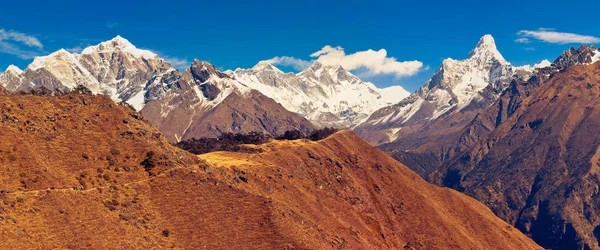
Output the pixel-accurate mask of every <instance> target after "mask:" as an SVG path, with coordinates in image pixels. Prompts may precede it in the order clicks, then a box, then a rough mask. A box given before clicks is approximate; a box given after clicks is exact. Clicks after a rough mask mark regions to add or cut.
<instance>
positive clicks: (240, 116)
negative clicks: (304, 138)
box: [140, 60, 314, 141]
mask: <svg viewBox="0 0 600 250" xmlns="http://www.w3.org/2000/svg"><path fill="white" fill-rule="evenodd" d="M140 113H141V114H142V115H143V116H144V117H145V118H146V119H148V120H149V121H150V123H152V124H153V125H155V126H157V127H158V128H159V129H160V130H161V131H162V132H163V133H164V134H165V135H166V136H167V137H168V138H169V139H170V140H171V141H180V140H187V139H190V138H198V137H203V136H211V137H213V136H217V135H219V134H221V133H223V132H234V133H247V132H250V131H262V132H265V133H267V134H271V135H281V134H283V133H284V132H285V131H287V130H294V129H297V130H300V131H303V132H304V133H308V132H309V131H310V130H312V129H313V128H314V126H313V125H312V123H310V122H309V121H308V120H306V119H305V118H303V117H301V116H299V115H298V114H296V113H292V112H290V111H288V110H286V109H285V108H284V107H282V106H281V105H280V104H278V103H276V102H275V101H274V100H273V99H271V98H269V97H267V96H265V95H263V94H262V93H261V92H258V91H257V90H254V89H251V88H249V87H247V86H245V85H244V84H242V83H240V82H239V81H237V80H236V79H234V78H233V77H231V76H229V75H227V74H225V73H222V72H220V71H219V70H217V69H216V68H215V67H214V66H213V65H212V64H210V63H208V62H202V61H198V60H195V61H194V62H193V63H192V66H191V67H190V68H188V69H187V70H186V71H185V72H184V73H182V76H181V78H180V79H179V80H178V82H177V84H175V86H174V87H172V88H170V89H169V91H168V92H167V93H166V95H165V96H164V97H162V98H161V99H159V100H157V101H154V102H151V103H149V104H147V105H146V106H145V107H144V108H143V109H142V110H141V111H140Z"/></svg>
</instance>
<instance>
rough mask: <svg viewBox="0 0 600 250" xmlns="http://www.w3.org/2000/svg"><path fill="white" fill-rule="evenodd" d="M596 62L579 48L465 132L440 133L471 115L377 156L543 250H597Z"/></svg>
mask: <svg viewBox="0 0 600 250" xmlns="http://www.w3.org/2000/svg"><path fill="white" fill-rule="evenodd" d="M598 54H599V53H598V51H597V50H596V49H595V48H593V47H587V46H582V47H580V48H578V49H573V48H572V49H570V50H568V51H566V52H565V53H563V54H562V55H561V56H560V57H559V58H557V59H556V60H555V61H554V62H553V64H552V65H551V66H549V67H546V68H543V69H538V70H537V71H536V72H535V73H534V74H533V76H532V77H531V78H529V79H528V80H524V79H515V80H513V81H512V82H511V84H510V85H509V87H508V88H507V89H506V90H505V91H504V92H503V93H502V95H501V96H500V98H499V99H498V100H497V101H496V102H494V103H493V104H492V105H490V106H489V107H487V108H485V109H482V110H480V111H479V112H478V113H477V114H476V115H475V117H474V118H473V119H472V120H470V121H469V122H467V123H466V125H462V124H458V123H456V124H454V125H453V126H454V127H452V126H443V125H442V124H444V123H446V124H451V123H450V122H451V121H453V120H460V119H462V118H463V117H464V115H462V114H460V113H456V114H452V115H450V116H448V117H445V118H443V119H439V122H436V123H432V125H429V126H427V127H425V129H423V130H422V131H421V132H419V133H413V134H412V135H409V136H407V137H403V138H401V139H398V140H397V141H395V142H394V143H390V144H385V145H382V146H381V147H380V148H382V149H383V150H384V151H386V152H389V153H390V154H391V155H392V156H393V157H394V158H395V159H398V160H399V161H401V162H403V163H405V164H407V165H409V166H411V168H412V169H414V170H415V171H417V172H418V173H419V174H420V175H421V176H423V177H424V178H426V179H427V180H429V181H431V182H434V183H436V184H439V185H444V186H448V187H452V188H455V189H457V190H460V191H463V192H465V193H467V194H469V195H472V196H473V197H475V198H477V199H478V200H480V201H482V202H484V204H486V205H488V206H489V207H490V208H492V210H493V211H494V212H495V213H496V214H497V215H498V216H500V217H501V218H503V219H505V220H507V221H508V222H510V223H512V224H514V225H515V226H517V228H519V229H521V230H522V231H523V232H525V233H527V234H528V235H530V236H531V237H532V238H533V239H534V240H536V242H538V243H539V244H541V245H542V246H544V247H546V248H552V249H581V248H584V249H597V248H599V247H600V246H599V245H598V241H599V240H598V238H599V237H598V235H599V234H598V232H597V231H600V229H597V227H598V226H600V222H599V220H598V218H599V217H598V215H599V214H600V211H598V210H597V209H596V208H597V207H598V204H596V203H597V202H596V198H595V195H596V193H597V192H596V189H597V188H596V187H597V186H598V185H600V182H599V179H598V177H597V174H596V172H595V170H594V168H595V166H596V165H597V159H596V156H595V154H596V150H597V148H598V146H599V143H597V142H596V140H595V139H594V138H595V137H594V136H590V135H595V134H598V131H595V130H594V128H596V127H597V126H596V125H593V124H595V123H597V122H598V121H597V118H596V117H598V116H599V115H598V114H597V112H596V111H595V110H596V109H597V108H596V106H598V105H597V101H596V99H597V98H598V94H599V92H598V91H597V90H598V89H600V64H598V63H595V64H593V65H591V63H594V62H597V61H598V60H597V59H595V58H596V55H598ZM565 67H566V68H565ZM411 164H414V165H411Z"/></svg>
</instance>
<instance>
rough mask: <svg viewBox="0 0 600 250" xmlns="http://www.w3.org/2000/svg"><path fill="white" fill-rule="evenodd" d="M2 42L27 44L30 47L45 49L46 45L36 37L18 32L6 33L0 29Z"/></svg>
mask: <svg viewBox="0 0 600 250" xmlns="http://www.w3.org/2000/svg"><path fill="white" fill-rule="evenodd" d="M0 41H13V42H18V43H22V44H25V45H27V46H29V47H36V48H40V49H42V48H44V45H42V43H41V42H40V40H38V39H37V38H36V37H34V36H30V35H27V34H25V33H20V32H16V31H6V30H4V29H0Z"/></svg>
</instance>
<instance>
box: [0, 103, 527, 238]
mask: <svg viewBox="0 0 600 250" xmlns="http://www.w3.org/2000/svg"><path fill="white" fill-rule="evenodd" d="M0 114H2V115H1V116H0V131H1V132H0V176H2V178H0V191H1V192H0V197H1V199H2V202H0V213H1V216H0V234H2V235H3V240H1V241H0V248H2V249H40V248H42V249H46V248H53V249H54V248H55V249H65V248H67V249H71V248H81V247H83V248H90V249H105V248H116V249H171V248H174V249H205V248H206V249H340V248H345V249H495V248H498V249H539V246H538V245H536V244H535V243H534V242H533V241H532V240H531V239H529V238H527V237H526V236H525V235H523V234H522V233H521V232H519V231H518V230H517V229H515V228H514V227H512V226H510V225H508V224H507V223H506V222H504V221H502V220H501V219H499V218H497V217H496V216H494V215H493V214H492V212H491V211H490V210H489V209H488V208H487V207H485V206H484V205H482V204H481V203H479V202H477V201H476V200H474V199H473V198H470V197H468V196H466V195H463V194H460V193H458V192H455V191H453V190H450V189H447V188H441V187H437V186H435V185H432V184H429V183H427V182H425V181H424V180H423V179H421V178H419V177H418V176H417V175H416V174H415V173H414V172H412V171H410V170H409V169H408V168H406V167H405V166H403V165H402V164H400V163H398V162H397V161H395V160H393V159H392V158H391V157H389V156H388V155H386V154H385V153H383V152H381V151H380V150H377V149H376V148H374V147H372V146H370V145H368V143H366V142H365V141H364V140H362V139H361V138H360V137H358V136H357V135H355V134H353V133H351V132H348V131H343V132H339V133H336V134H334V135H332V136H330V137H329V138H327V139H324V140H321V141H317V142H313V141H304V140H296V141H271V142H269V143H267V144H264V145H260V146H255V149H256V150H255V151H260V153H256V152H255V153H244V152H214V153H211V154H207V155H199V156H197V155H192V154H190V153H188V152H186V151H182V150H181V149H179V148H176V147H174V146H173V145H171V144H170V143H169V142H168V141H167V139H166V138H165V137H164V136H163V135H162V134H161V133H160V132H159V131H158V130H157V129H156V128H155V127H153V126H150V124H148V123H147V122H145V121H144V120H143V119H142V118H141V117H140V115H139V114H138V113H136V112H135V111H134V110H132V109H130V108H128V107H126V106H124V105H118V104H116V103H115V102H113V101H112V100H111V99H110V98H109V97H107V96H101V95H97V96H90V95H82V94H68V95H66V96H43V97H42V96H31V95H14V96H9V97H2V98H0Z"/></svg>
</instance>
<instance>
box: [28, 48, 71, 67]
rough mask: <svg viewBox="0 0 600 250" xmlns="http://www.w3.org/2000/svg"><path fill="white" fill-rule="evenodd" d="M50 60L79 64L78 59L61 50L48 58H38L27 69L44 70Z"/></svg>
mask: <svg viewBox="0 0 600 250" xmlns="http://www.w3.org/2000/svg"><path fill="white" fill-rule="evenodd" d="M49 59H58V60H64V61H68V62H69V63H73V64H77V63H78V62H77V57H76V56H75V55H74V54H71V53H70V52H69V51H67V50H65V49H59V50H57V51H56V52H54V53H52V54H50V55H47V56H36V57H35V58H34V59H33V62H32V63H31V64H29V66H28V67H27V69H31V70H37V69H39V68H42V67H43V66H44V65H45V64H46V62H47V61H48V60H49Z"/></svg>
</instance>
